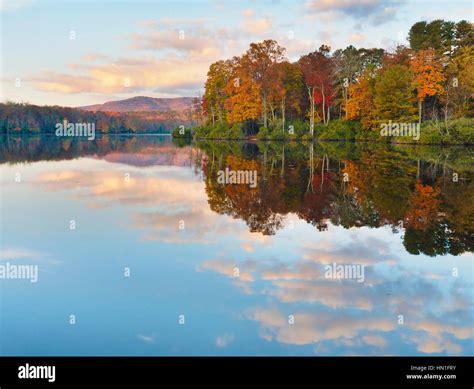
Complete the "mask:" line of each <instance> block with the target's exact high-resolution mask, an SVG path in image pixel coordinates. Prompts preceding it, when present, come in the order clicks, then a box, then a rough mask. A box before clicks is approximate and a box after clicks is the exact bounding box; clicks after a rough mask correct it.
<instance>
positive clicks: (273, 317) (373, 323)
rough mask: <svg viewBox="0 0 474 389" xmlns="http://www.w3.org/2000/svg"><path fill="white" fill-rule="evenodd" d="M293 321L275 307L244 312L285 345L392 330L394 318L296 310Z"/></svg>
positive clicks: (266, 332)
mask: <svg viewBox="0 0 474 389" xmlns="http://www.w3.org/2000/svg"><path fill="white" fill-rule="evenodd" d="M293 316H294V324H290V323H289V320H288V317H287V316H286V315H284V314H283V313H282V312H281V311H279V310H278V309H275V308H272V309H265V308H257V309H255V310H254V311H252V312H250V313H248V314H247V317H248V318H249V319H251V320H254V321H257V322H259V324H260V325H261V326H262V330H263V333H264V334H266V338H267V339H268V334H269V333H271V334H272V335H273V337H274V338H275V339H276V340H277V341H279V342H281V343H285V344H294V345H305V344H312V343H316V342H321V341H327V340H336V339H343V338H344V339H346V340H350V339H355V338H357V337H359V335H360V333H362V332H364V331H381V332H389V331H392V330H394V329H395V320H393V319H392V320H391V319H388V318H384V317H378V316H376V317H371V316H364V317H360V316H350V315H347V314H340V313H325V312H319V313H317V314H315V313H311V312H304V311H302V312H296V313H294V314H293Z"/></svg>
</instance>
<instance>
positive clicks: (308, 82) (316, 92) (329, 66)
mask: <svg viewBox="0 0 474 389" xmlns="http://www.w3.org/2000/svg"><path fill="white" fill-rule="evenodd" d="M329 50H330V49H329V47H327V46H324V45H323V46H321V47H320V48H319V50H318V51H314V52H312V53H309V54H307V55H304V56H302V57H301V58H300V59H299V61H298V63H299V65H300V67H301V71H302V73H303V79H304V83H305V86H306V90H307V93H308V99H309V103H310V112H309V123H310V131H311V135H313V134H314V123H315V107H316V102H317V101H319V102H320V104H321V112H322V118H323V123H324V124H327V123H329V107H330V105H331V99H332V96H333V88H332V82H333V78H332V77H333V70H334V63H333V61H332V60H331V58H330V57H329Z"/></svg>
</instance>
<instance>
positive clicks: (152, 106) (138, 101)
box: [77, 96, 194, 112]
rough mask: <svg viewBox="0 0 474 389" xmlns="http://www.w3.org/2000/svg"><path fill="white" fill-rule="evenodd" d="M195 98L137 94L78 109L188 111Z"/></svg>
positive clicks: (103, 110) (94, 110)
mask: <svg viewBox="0 0 474 389" xmlns="http://www.w3.org/2000/svg"><path fill="white" fill-rule="evenodd" d="M193 99H194V97H172V98H161V97H146V96H136V97H132V98H130V99H125V100H117V101H108V102H106V103H103V104H94V105H86V106H83V107H77V109H81V110H83V111H93V112H96V111H102V112H140V111H160V112H170V111H174V112H182V111H188V110H189V109H190V108H191V106H192V103H193Z"/></svg>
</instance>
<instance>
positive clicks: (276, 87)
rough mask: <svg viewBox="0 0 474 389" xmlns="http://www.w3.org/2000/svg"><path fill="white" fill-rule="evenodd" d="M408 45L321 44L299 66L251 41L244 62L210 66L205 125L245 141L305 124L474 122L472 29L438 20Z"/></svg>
mask: <svg viewBox="0 0 474 389" xmlns="http://www.w3.org/2000/svg"><path fill="white" fill-rule="evenodd" d="M408 42H409V47H406V46H403V45H401V46H398V47H397V48H396V49H395V50H394V51H393V52H389V51H385V50H383V49H380V48H371V49H365V48H359V49H357V48H355V47H354V46H348V47H346V48H345V49H338V50H336V51H334V52H331V49H330V47H328V46H326V45H322V46H321V47H320V48H319V49H318V50H316V51H313V52H311V53H308V54H305V55H303V56H301V57H300V59H299V60H298V61H296V62H290V61H288V60H287V59H286V57H285V48H283V47H282V46H280V45H279V44H278V43H277V42H276V41H275V40H265V41H263V42H260V43H251V44H250V48H249V49H248V50H247V51H246V52H245V53H243V54H242V55H241V56H236V57H233V58H232V59H228V60H220V61H217V62H215V63H213V64H211V65H210V68H209V71H208V74H207V80H206V82H205V92H204V95H203V98H202V112H203V115H204V118H203V121H204V122H205V125H206V126H207V127H211V128H216V127H219V128H228V127H232V126H233V125H235V124H238V125H239V129H240V130H241V131H242V132H243V133H245V134H246V135H253V134H256V133H258V132H266V131H285V130H287V128H288V126H287V125H288V123H289V122H293V121H295V120H304V121H305V123H307V129H308V130H309V133H310V134H311V136H313V135H314V130H315V125H316V124H317V123H318V124H319V125H323V126H327V125H328V124H329V122H330V121H331V120H332V119H334V118H336V119H342V120H356V121H358V122H360V123H361V124H362V128H363V129H365V130H368V129H373V128H376V127H378V126H379V125H380V123H382V122H386V121H388V120H392V121H400V122H404V123H410V122H418V123H421V122H422V121H424V120H428V119H429V120H434V121H436V122H440V123H443V122H444V123H445V127H446V129H447V127H448V120H449V119H456V118H463V117H472V116H473V114H474V104H473V91H474V29H473V26H472V24H471V23H469V22H467V21H465V20H463V21H460V22H458V23H454V22H450V21H444V20H434V21H432V22H430V23H428V22H425V21H421V22H418V23H415V24H414V25H413V26H412V27H411V28H410V30H409V33H408Z"/></svg>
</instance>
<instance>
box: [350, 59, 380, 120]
mask: <svg viewBox="0 0 474 389" xmlns="http://www.w3.org/2000/svg"><path fill="white" fill-rule="evenodd" d="M375 76H376V72H375V67H374V66H373V65H370V66H369V67H368V68H367V69H366V70H365V72H364V73H363V74H362V75H361V76H360V77H359V78H358V79H357V81H356V82H354V83H352V84H350V86H349V91H348V101H347V104H346V107H345V110H346V119H348V120H360V121H361V122H362V126H363V127H364V128H369V127H371V126H372V124H373V122H374V120H375V117H374V112H375V105H374V97H375Z"/></svg>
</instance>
